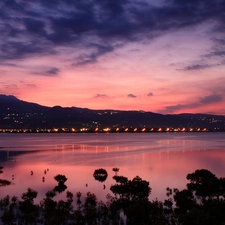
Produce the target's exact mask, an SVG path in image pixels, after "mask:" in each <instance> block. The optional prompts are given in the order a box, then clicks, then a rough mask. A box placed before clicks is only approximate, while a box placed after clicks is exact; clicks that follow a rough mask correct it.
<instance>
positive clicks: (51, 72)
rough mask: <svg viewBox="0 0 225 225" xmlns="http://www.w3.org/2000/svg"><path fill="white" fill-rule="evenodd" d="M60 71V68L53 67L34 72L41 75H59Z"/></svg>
mask: <svg viewBox="0 0 225 225" xmlns="http://www.w3.org/2000/svg"><path fill="white" fill-rule="evenodd" d="M59 72H60V69H58V68H56V67H51V68H49V69H47V70H45V71H38V72H33V73H32V74H35V75H41V76H50V77H51V76H57V75H58V74H59Z"/></svg>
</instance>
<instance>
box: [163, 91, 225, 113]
mask: <svg viewBox="0 0 225 225" xmlns="http://www.w3.org/2000/svg"><path fill="white" fill-rule="evenodd" d="M222 101H223V95H220V94H211V95H207V96H204V97H201V98H199V100H198V101H196V102H193V103H191V104H177V105H170V106H166V107H165V108H164V109H163V110H160V111H159V112H160V113H166V114H167V113H174V112H176V111H180V110H186V109H190V108H197V107H200V106H208V105H210V104H214V103H219V102H222Z"/></svg>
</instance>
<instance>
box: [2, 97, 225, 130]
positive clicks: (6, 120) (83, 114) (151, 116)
mask: <svg viewBox="0 0 225 225" xmlns="http://www.w3.org/2000/svg"><path fill="white" fill-rule="evenodd" d="M224 126H225V117H224V116H221V115H209V114H189V113H183V114H168V115H163V114H159V113H153V112H145V111H123V110H92V109H88V108H78V107H61V106H54V107H47V106H42V105H39V104H36V103H30V102H26V101H22V100H19V99H18V98H16V97H15V96H12V95H0V129H52V128H67V129H71V128H76V129H80V128H82V127H86V128H88V129H95V128H96V127H98V128H100V129H103V128H106V127H111V128H122V127H123V128H124V127H128V128H143V127H146V128H157V129H158V128H160V127H161V128H163V129H165V128H168V127H171V128H183V127H185V128H193V129H197V128H201V129H203V128H207V129H208V130H215V129H216V130H217V129H218V130H224Z"/></svg>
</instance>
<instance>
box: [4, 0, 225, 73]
mask: <svg viewBox="0 0 225 225" xmlns="http://www.w3.org/2000/svg"><path fill="white" fill-rule="evenodd" d="M224 11H225V0H208V1H204V4H203V2H202V0H171V1H167V2H166V3H165V4H161V5H158V6H154V5H153V4H150V3H148V1H144V0H143V1H141V2H140V1H138V2H136V1H131V0H120V1H112V0H104V1H94V0H88V1H73V0H58V1H53V0H48V1H46V0H39V1H27V0H20V1H16V0H7V1H4V0H3V1H1V10H0V21H1V25H0V31H1V37H0V49H1V50H0V53H1V54H0V55H1V56H0V60H2V61H3V60H9V59H21V58H27V57H31V56H33V55H38V56H39V55H43V54H44V55H46V54H57V51H56V50H55V49H56V47H60V46H69V47H71V48H72V49H74V51H76V50H80V49H82V50H85V52H86V54H85V55H83V56H82V55H81V56H79V57H78V59H77V61H75V62H74V65H82V64H87V63H94V62H97V60H98V57H100V56H102V55H104V54H107V53H108V52H112V51H114V50H115V49H117V48H119V45H116V44H117V43H122V44H126V43H128V42H133V41H136V40H145V39H151V38H154V37H156V36H158V35H163V34H165V33H167V32H170V31H176V30H180V29H183V28H188V27H190V28H192V27H193V26H195V25H199V24H203V23H204V22H205V23H208V21H215V26H214V27H213V28H212V29H214V30H216V29H217V30H218V32H225V30H223V29H221V27H224V24H225V16H224ZM212 31H213V30H212ZM209 32H210V30H209ZM93 43H94V44H95V45H96V46H95V47H94V48H93V47H90V46H91V45H93ZM217 43H218V45H222V44H223V42H222V41H221V40H220V41H219V39H218V41H217ZM106 46H107V47H106ZM218 49H220V48H218ZM3 53H4V54H3ZM212 54H213V53H212ZM214 54H217V55H219V54H220V56H221V55H223V53H222V52H220V53H219V51H217V53H214ZM3 55H4V57H3ZM203 68H205V69H206V68H208V66H207V64H205V65H193V66H192V67H187V68H186V70H192V69H203Z"/></svg>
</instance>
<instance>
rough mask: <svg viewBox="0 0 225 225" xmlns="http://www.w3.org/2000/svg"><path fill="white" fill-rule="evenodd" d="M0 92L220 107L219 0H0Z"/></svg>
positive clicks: (103, 103)
mask: <svg viewBox="0 0 225 225" xmlns="http://www.w3.org/2000/svg"><path fill="white" fill-rule="evenodd" d="M0 94H6V95H14V96H16V97H17V98H19V99H21V100H24V101H28V102H35V103H38V104H41V105H45V106H55V105H60V106H63V107H71V106H75V107H82V108H90V109H115V110H144V111H151V112H156V113H163V114H178V113H210V114H220V115H225V97H224V96H225V0H85V1H79V0H32V1H27V0H1V1H0Z"/></svg>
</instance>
